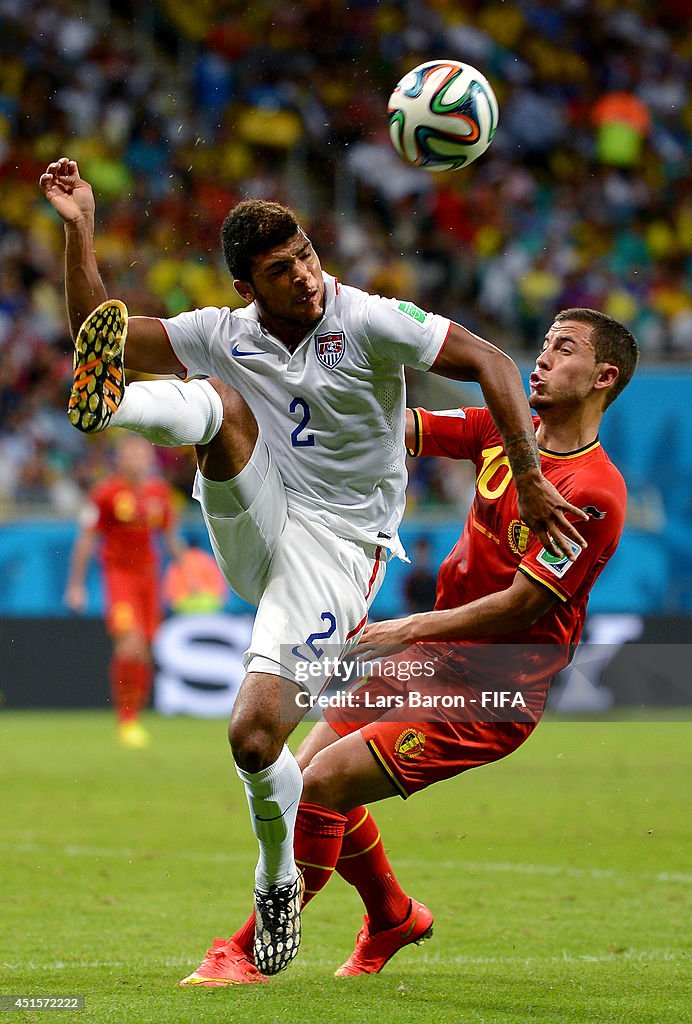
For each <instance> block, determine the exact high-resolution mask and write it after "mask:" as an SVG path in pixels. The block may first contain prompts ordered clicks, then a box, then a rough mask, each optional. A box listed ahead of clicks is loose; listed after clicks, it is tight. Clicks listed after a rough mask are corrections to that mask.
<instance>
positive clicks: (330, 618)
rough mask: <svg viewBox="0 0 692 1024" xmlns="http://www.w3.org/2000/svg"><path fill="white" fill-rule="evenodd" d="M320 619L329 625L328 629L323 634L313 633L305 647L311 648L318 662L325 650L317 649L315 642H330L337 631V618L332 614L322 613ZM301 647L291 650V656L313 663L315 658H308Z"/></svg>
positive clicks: (297, 646)
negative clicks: (330, 638)
mask: <svg viewBox="0 0 692 1024" xmlns="http://www.w3.org/2000/svg"><path fill="white" fill-rule="evenodd" d="M320 618H321V619H322V622H324V623H326V624H327V628H326V629H323V630H322V632H321V633H311V634H310V636H309V637H308V638H307V640H306V641H305V646H306V647H309V648H310V650H311V651H312V653H313V655H314V658H315V659H316V660H317V661H319V659H320V658H321V657H322V655H323V654H324V649H323V648H322V647H316V646H315V641H316V640H328V639H329V637H330V636H332V634H333V633H334V630H335V629H336V616H335V615H332V613H331V612H322V614H321V615H320ZM301 647H302V644H296V646H295V647H294V648H293V649H292V650H291V654H293V655H294V657H296V658H302V659H303V660H304V661H312V660H313V658H311V657H310V655H307V656H306V654H305V651H304V650H301Z"/></svg>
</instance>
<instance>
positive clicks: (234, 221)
mask: <svg viewBox="0 0 692 1024" xmlns="http://www.w3.org/2000/svg"><path fill="white" fill-rule="evenodd" d="M299 231H300V225H299V223H298V221H297V220H296V217H295V214H294V213H293V212H292V211H291V210H289V209H288V208H287V207H285V206H282V205H281V204H280V203H272V202H269V201H267V200H266V199H244V200H243V201H242V202H240V203H238V205H237V206H234V207H233V209H232V210H231V212H230V213H229V214H228V216H227V217H226V219H225V220H224V222H223V225H222V227H221V245H222V247H223V256H224V259H225V261H226V266H227V267H228V269H229V271H230V273H231V276H232V277H233V278H234V279H235V280H238V281H250V280H251V279H252V260H253V258H254V257H255V256H260V255H261V254H262V253H264V252H267V250H269V249H273V248H274V246H275V245H281V244H282V243H283V242H287V241H288V240H289V239H290V238H293V236H294V235H295V234H297V233H298V232H299Z"/></svg>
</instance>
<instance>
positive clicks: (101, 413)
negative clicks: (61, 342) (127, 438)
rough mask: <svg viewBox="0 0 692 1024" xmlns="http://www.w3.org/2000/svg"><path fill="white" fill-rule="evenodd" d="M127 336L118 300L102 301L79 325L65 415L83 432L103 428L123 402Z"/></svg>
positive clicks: (125, 321)
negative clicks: (70, 387)
mask: <svg viewBox="0 0 692 1024" xmlns="http://www.w3.org/2000/svg"><path fill="white" fill-rule="evenodd" d="M126 337H127V307H126V306H125V303H124V302H120V300H119V299H107V300H106V301H105V302H102V303H101V305H100V306H97V308H96V309H95V310H94V311H93V313H90V314H89V316H88V317H87V318H86V320H85V321H84V323H83V324H82V326H81V327H80V328H79V333H78V334H77V340H76V341H75V352H74V374H73V381H72V391H71V392H70V400H69V403H68V406H67V418H68V419H69V421H70V423H71V424H72V425H73V426H74V427H76V428H77V430H81V431H82V432H83V433H85V434H95V433H96V432H97V431H99V430H104V429H105V427H107V426H108V424H109V423H110V421H111V417H112V416H113V413H114V412H116V411H117V409H118V406H119V405H120V403H121V402H122V398H123V395H124V393H125V364H124V358H123V352H124V349H125V339H126Z"/></svg>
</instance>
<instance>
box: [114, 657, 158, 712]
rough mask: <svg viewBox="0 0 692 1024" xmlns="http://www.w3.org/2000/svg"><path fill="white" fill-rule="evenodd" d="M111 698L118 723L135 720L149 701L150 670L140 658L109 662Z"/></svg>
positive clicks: (118, 659) (149, 665) (117, 659)
mask: <svg viewBox="0 0 692 1024" xmlns="http://www.w3.org/2000/svg"><path fill="white" fill-rule="evenodd" d="M110 679H111V697H112V700H113V706H114V708H115V713H116V716H117V718H118V721H119V722H130V721H132V719H133V718H137V716H138V715H139V713H140V712H141V710H142V708H143V707H144V706H145V705H146V704H147V702H148V700H149V693H150V691H151V679H152V669H151V664H150V663H149V662H148V661H143V660H142V659H141V658H121V657H118V656H117V655H115V656H114V657H113V660H112V661H111V671H110Z"/></svg>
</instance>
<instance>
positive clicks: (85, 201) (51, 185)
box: [39, 156, 95, 223]
mask: <svg viewBox="0 0 692 1024" xmlns="http://www.w3.org/2000/svg"><path fill="white" fill-rule="evenodd" d="M39 185H40V187H41V188H42V189H43V191H44V194H45V196H46V199H47V200H48V202H49V203H50V204H51V205H52V206H53V209H54V210H55V211H56V212H57V213H59V214H60V216H61V217H62V219H63V220H64V221H65V222H66V223H69V222H70V221H76V220H82V219H85V218H93V216H94V207H95V204H94V194H93V192H92V190H91V185H90V184H89V182H88V181H84V179H83V178H82V177H80V174H79V168H78V167H77V163H76V161H75V160H70V159H69V157H66V156H62V157H60V159H59V160H56V161H55V162H54V163H52V164H48V167H47V168H46V170H45V172H44V173H43V174H42V175H41V177H40V178H39Z"/></svg>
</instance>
